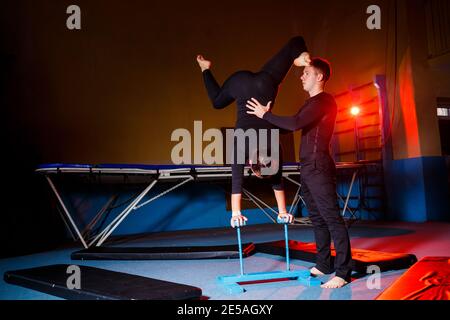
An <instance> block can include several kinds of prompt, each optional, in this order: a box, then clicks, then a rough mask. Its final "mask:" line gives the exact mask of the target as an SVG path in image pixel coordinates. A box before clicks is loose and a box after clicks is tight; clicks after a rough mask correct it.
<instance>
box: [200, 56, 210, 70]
mask: <svg viewBox="0 0 450 320" xmlns="http://www.w3.org/2000/svg"><path fill="white" fill-rule="evenodd" d="M197 63H198V65H199V66H200V69H202V71H205V70H207V69H209V68H211V61H209V60H206V59H205V58H204V57H203V56H202V55H201V54H199V55H197Z"/></svg>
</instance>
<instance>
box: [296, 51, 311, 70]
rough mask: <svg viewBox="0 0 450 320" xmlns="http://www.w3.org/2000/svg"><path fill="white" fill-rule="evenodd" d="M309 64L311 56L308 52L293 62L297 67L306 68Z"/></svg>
mask: <svg viewBox="0 0 450 320" xmlns="http://www.w3.org/2000/svg"><path fill="white" fill-rule="evenodd" d="M310 63H311V56H310V55H309V53H308V52H303V53H302V54H301V55H299V56H298V57H297V58H296V59H295V60H294V65H295V66H297V67H307V66H309V65H310Z"/></svg>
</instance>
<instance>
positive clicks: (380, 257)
mask: <svg viewBox="0 0 450 320" xmlns="http://www.w3.org/2000/svg"><path fill="white" fill-rule="evenodd" d="M256 251H258V252H263V253H268V254H276V255H281V256H284V255H285V242H284V241H276V242H269V243H260V244H256ZM316 252H317V251H316V244H315V243H311V242H299V241H289V254H290V256H291V258H293V259H299V260H304V261H309V262H315V261H316ZM335 256H336V251H335V250H334V248H333V247H332V249H331V260H332V263H334V261H333V260H334V257H335ZM352 260H353V271H356V272H360V273H366V272H367V267H368V266H370V265H377V266H378V267H379V268H380V271H388V270H399V269H407V268H409V267H410V266H412V265H413V264H414V263H415V262H417V258H416V256H415V255H413V254H407V253H389V252H381V251H372V250H364V249H355V248H352Z"/></svg>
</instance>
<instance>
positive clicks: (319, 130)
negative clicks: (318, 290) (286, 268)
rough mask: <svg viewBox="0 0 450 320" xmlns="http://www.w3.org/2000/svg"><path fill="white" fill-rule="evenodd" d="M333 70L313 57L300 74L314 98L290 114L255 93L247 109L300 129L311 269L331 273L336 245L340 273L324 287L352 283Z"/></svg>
mask: <svg viewBox="0 0 450 320" xmlns="http://www.w3.org/2000/svg"><path fill="white" fill-rule="evenodd" d="M330 75H331V67H330V64H329V63H328V61H326V60H324V59H320V58H314V59H312V61H311V63H310V65H309V66H306V67H305V69H304V71H303V75H302V77H301V80H302V84H303V89H304V90H305V91H307V92H308V93H309V96H310V98H309V99H308V100H307V101H306V103H305V104H304V105H303V107H302V108H301V109H300V110H299V111H298V112H297V114H296V115H294V116H292V117H281V116H277V115H274V114H272V113H271V112H270V104H271V102H269V103H268V104H267V106H263V105H261V104H260V103H259V102H258V100H256V99H254V98H252V99H251V101H250V100H249V101H247V108H248V109H250V111H247V113H249V114H254V115H256V116H257V117H259V118H262V119H264V120H267V121H268V122H270V123H272V124H274V125H276V126H278V127H280V128H283V129H286V130H291V131H295V130H299V129H302V140H301V146H300V163H301V175H300V179H301V186H302V187H301V190H302V195H303V198H304V199H305V202H306V207H307V209H308V212H309V217H310V219H311V221H312V223H313V226H314V236H315V239H316V247H317V259H316V266H315V267H313V268H312V269H311V274H312V275H315V276H320V275H324V274H330V273H332V272H333V266H332V265H331V239H332V240H333V243H334V247H335V249H336V259H335V270H336V275H335V277H333V278H332V279H331V280H330V281H328V282H327V283H325V284H323V285H322V288H340V287H342V286H344V285H346V284H347V283H349V282H350V276H351V265H352V257H351V249H350V238H349V235H348V230H347V228H346V226H345V222H344V220H343V218H342V217H341V215H340V212H339V205H338V201H337V195H336V166H335V163H334V160H333V158H332V157H331V155H330V140H331V137H332V135H333V131H334V125H335V122H336V115H337V105H336V102H335V100H334V98H333V96H331V95H330V94H328V93H325V92H324V87H325V83H326V82H327V81H328V79H329V78H330Z"/></svg>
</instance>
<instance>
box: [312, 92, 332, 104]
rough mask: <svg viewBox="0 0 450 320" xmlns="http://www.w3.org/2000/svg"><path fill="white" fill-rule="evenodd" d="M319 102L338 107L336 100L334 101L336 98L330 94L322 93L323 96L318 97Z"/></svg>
mask: <svg viewBox="0 0 450 320" xmlns="http://www.w3.org/2000/svg"><path fill="white" fill-rule="evenodd" d="M317 98H318V101H320V103H325V104H332V105H336V100H335V99H334V96H333V95H332V94H329V93H328V92H325V91H324V92H322V93H321V94H319V95H318V97H317Z"/></svg>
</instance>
